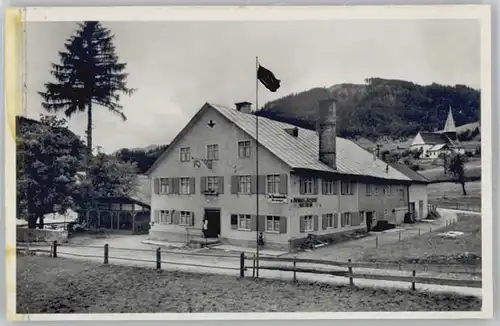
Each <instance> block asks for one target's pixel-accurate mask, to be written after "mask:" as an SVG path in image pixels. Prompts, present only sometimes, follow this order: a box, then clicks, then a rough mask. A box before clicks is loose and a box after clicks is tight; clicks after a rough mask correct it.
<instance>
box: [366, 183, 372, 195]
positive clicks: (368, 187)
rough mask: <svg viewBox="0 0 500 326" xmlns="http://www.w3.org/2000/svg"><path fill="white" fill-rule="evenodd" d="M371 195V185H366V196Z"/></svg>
mask: <svg viewBox="0 0 500 326" xmlns="http://www.w3.org/2000/svg"><path fill="white" fill-rule="evenodd" d="M372 194H373V185H371V184H367V185H366V195H367V196H371V195H372Z"/></svg>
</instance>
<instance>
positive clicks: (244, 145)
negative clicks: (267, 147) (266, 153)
mask: <svg viewBox="0 0 500 326" xmlns="http://www.w3.org/2000/svg"><path fill="white" fill-rule="evenodd" d="M238 157H239V158H247V157H250V141H249V140H245V141H240V142H238Z"/></svg>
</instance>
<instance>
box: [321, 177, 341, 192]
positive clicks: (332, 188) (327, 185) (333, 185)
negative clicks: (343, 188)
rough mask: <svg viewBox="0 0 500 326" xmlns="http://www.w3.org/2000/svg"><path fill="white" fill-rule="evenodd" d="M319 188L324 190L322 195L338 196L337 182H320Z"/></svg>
mask: <svg viewBox="0 0 500 326" xmlns="http://www.w3.org/2000/svg"><path fill="white" fill-rule="evenodd" d="M321 188H322V190H323V189H324V190H326V191H325V193H323V195H337V194H338V185H337V180H325V179H322V180H321Z"/></svg>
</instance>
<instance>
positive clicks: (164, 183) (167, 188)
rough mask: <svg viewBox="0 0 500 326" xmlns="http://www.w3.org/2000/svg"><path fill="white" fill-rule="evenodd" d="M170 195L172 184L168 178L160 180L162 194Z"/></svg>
mask: <svg viewBox="0 0 500 326" xmlns="http://www.w3.org/2000/svg"><path fill="white" fill-rule="evenodd" d="M168 193H170V183H169V182H168V179H167V178H160V194H168Z"/></svg>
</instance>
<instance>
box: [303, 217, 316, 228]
mask: <svg viewBox="0 0 500 326" xmlns="http://www.w3.org/2000/svg"><path fill="white" fill-rule="evenodd" d="M313 230H314V222H313V216H312V215H306V216H304V231H305V232H311V231H313Z"/></svg>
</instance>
